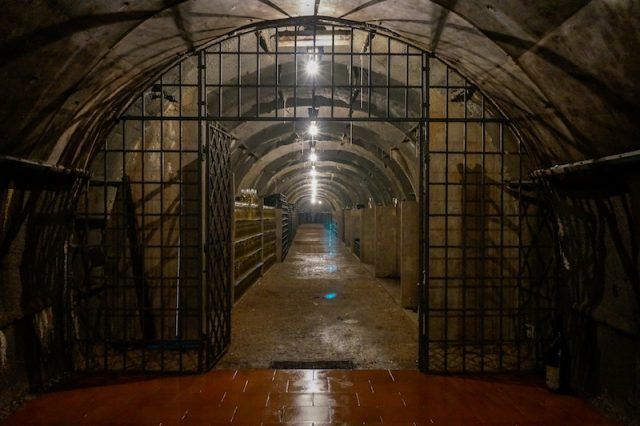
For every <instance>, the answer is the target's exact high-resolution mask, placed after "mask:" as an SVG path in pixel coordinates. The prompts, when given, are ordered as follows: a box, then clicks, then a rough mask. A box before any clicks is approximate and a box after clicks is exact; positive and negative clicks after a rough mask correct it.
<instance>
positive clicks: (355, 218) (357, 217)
mask: <svg viewBox="0 0 640 426" xmlns="http://www.w3.org/2000/svg"><path fill="white" fill-rule="evenodd" d="M361 222H362V209H360V210H352V211H351V251H352V252H353V251H354V250H355V244H354V241H355V240H356V238H360V235H361V231H360V227H361V226H362V223H361Z"/></svg>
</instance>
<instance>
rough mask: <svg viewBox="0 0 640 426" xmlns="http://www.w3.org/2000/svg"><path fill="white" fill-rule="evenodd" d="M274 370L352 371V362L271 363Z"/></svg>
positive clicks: (353, 366)
mask: <svg viewBox="0 0 640 426" xmlns="http://www.w3.org/2000/svg"><path fill="white" fill-rule="evenodd" d="M270 368H273V369H274V370H353V369H354V368H356V367H355V365H354V364H353V362H352V361H273V362H272V363H271V365H270Z"/></svg>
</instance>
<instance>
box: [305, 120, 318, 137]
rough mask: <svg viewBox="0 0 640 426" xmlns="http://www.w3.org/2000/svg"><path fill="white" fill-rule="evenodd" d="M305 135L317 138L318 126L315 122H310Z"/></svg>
mask: <svg viewBox="0 0 640 426" xmlns="http://www.w3.org/2000/svg"><path fill="white" fill-rule="evenodd" d="M307 133H309V136H311V137H315V136H318V125H317V124H316V122H315V121H312V122H311V123H310V124H309V128H308V129H307Z"/></svg>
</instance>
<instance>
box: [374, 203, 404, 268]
mask: <svg viewBox="0 0 640 426" xmlns="http://www.w3.org/2000/svg"><path fill="white" fill-rule="evenodd" d="M398 233H399V232H398V213H397V209H396V208H395V207H394V206H379V207H376V257H375V271H376V277H380V278H394V277H397V276H398V274H399V270H398V237H399V235H398Z"/></svg>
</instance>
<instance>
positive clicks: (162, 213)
mask: <svg viewBox="0 0 640 426" xmlns="http://www.w3.org/2000/svg"><path fill="white" fill-rule="evenodd" d="M163 84H164V76H161V77H160V182H159V185H160V337H159V338H160V370H161V371H163V372H164V369H165V365H164V355H165V353H164V344H165V342H164V331H165V318H164V317H165V305H164V290H165V289H164V285H165V274H164V264H165V259H164V248H165V247H164V238H165V234H164V219H165V210H164V167H163V164H164V145H165V144H164V102H165V100H164V87H163Z"/></svg>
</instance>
